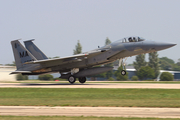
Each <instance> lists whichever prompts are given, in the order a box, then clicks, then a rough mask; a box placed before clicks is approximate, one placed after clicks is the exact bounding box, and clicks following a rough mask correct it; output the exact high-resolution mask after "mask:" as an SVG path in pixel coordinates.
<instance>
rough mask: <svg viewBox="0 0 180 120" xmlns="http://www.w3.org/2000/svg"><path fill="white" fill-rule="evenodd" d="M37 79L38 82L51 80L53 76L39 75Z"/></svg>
mask: <svg viewBox="0 0 180 120" xmlns="http://www.w3.org/2000/svg"><path fill="white" fill-rule="evenodd" d="M38 79H39V80H53V76H52V75H50V74H45V75H39V77H38Z"/></svg>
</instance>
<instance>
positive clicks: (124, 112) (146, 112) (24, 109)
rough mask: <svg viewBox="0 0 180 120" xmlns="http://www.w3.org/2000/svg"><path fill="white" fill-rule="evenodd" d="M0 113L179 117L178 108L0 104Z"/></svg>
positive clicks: (19, 114) (20, 114) (179, 109)
mask: <svg viewBox="0 0 180 120" xmlns="http://www.w3.org/2000/svg"><path fill="white" fill-rule="evenodd" d="M0 115H15V116H40V115H44V116H47V115H48V116H52V115H58V116H82V115H83V116H98V117H100V116H106V117H156V118H180V108H128V107H46V106H41V107H39V106H38V107H37V106H0Z"/></svg>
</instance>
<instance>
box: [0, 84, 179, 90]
mask: <svg viewBox="0 0 180 120" xmlns="http://www.w3.org/2000/svg"><path fill="white" fill-rule="evenodd" d="M6 87H11V88H154V89H180V84H153V83H143V84H141V83H85V84H80V83H75V84H69V83H0V88H6Z"/></svg>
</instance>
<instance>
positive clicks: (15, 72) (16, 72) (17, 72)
mask: <svg viewBox="0 0 180 120" xmlns="http://www.w3.org/2000/svg"><path fill="white" fill-rule="evenodd" d="M19 73H31V71H14V72H11V73H10V74H19Z"/></svg>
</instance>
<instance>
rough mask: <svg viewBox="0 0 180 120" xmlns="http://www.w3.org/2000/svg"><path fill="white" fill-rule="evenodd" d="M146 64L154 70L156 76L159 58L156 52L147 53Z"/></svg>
mask: <svg viewBox="0 0 180 120" xmlns="http://www.w3.org/2000/svg"><path fill="white" fill-rule="evenodd" d="M148 66H149V67H151V68H152V69H153V70H154V72H155V76H154V77H157V76H158V75H159V59H158V54H157V52H153V53H149V63H148Z"/></svg>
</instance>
